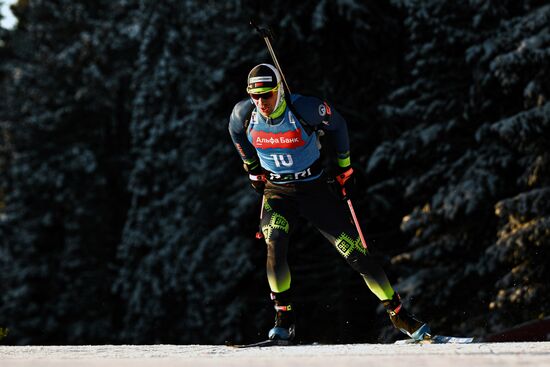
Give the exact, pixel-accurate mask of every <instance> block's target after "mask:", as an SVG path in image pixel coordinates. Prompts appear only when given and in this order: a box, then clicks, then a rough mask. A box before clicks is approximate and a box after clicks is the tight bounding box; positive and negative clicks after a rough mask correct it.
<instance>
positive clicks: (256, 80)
mask: <svg viewBox="0 0 550 367" xmlns="http://www.w3.org/2000/svg"><path fill="white" fill-rule="evenodd" d="M280 82H281V75H280V74H279V71H278V70H277V69H276V68H275V67H274V66H273V65H270V64H260V65H256V66H254V67H253V68H252V70H250V73H248V86H247V87H246V91H247V92H248V93H263V92H267V91H269V90H271V89H273V88H275V87H277V85H278V84H279V83H280Z"/></svg>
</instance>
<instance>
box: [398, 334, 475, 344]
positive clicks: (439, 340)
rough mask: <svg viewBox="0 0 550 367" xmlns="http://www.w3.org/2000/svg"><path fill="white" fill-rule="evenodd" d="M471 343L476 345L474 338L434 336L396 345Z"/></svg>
mask: <svg viewBox="0 0 550 367" xmlns="http://www.w3.org/2000/svg"><path fill="white" fill-rule="evenodd" d="M471 343H474V338H473V337H458V336H446V335H432V336H430V337H429V338H426V339H423V340H416V339H404V340H397V341H396V342H395V343H394V344H397V345H407V344H471Z"/></svg>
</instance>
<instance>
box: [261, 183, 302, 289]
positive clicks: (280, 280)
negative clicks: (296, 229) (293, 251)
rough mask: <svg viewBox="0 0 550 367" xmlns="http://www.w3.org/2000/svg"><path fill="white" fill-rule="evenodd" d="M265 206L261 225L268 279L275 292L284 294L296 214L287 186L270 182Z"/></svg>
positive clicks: (286, 285) (288, 283)
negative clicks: (291, 234) (290, 241)
mask: <svg viewBox="0 0 550 367" xmlns="http://www.w3.org/2000/svg"><path fill="white" fill-rule="evenodd" d="M263 205H264V209H263V217H262V220H261V227H262V232H263V234H264V238H265V242H266V245H267V263H266V271H267V280H268V282H269V287H270V288H271V291H272V292H275V293H281V292H284V291H286V290H288V289H289V288H290V281H291V276H290V268H289V266H288V261H287V253H288V242H289V238H290V233H291V229H292V226H293V223H294V221H295V218H296V213H295V212H294V211H295V209H293V206H294V204H293V203H292V202H291V200H290V199H289V198H288V197H287V196H286V195H285V194H284V188H282V189H281V188H278V187H273V185H269V184H268V186H267V187H266V190H265V196H264V203H263Z"/></svg>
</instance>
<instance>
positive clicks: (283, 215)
mask: <svg viewBox="0 0 550 367" xmlns="http://www.w3.org/2000/svg"><path fill="white" fill-rule="evenodd" d="M263 205H264V207H263V217H262V221H261V227H262V232H263V234H264V238H265V241H266V244H267V279H268V282H269V286H270V288H271V291H273V292H275V293H279V292H284V291H286V290H287V289H289V288H290V281H291V276H290V269H289V266H288V262H287V252H288V243H289V237H290V235H291V233H292V231H293V230H294V229H295V226H296V225H297V224H298V219H299V218H300V217H302V218H305V219H306V220H308V221H309V222H311V223H312V224H313V225H314V226H315V227H316V228H317V229H318V230H319V231H320V232H321V233H322V234H323V235H324V236H325V237H326V238H327V239H328V240H329V242H330V243H331V244H332V245H333V246H334V248H335V249H336V250H337V251H338V252H339V253H340V255H341V256H343V257H344V258H345V259H346V261H347V262H348V264H349V265H350V266H351V267H352V268H353V269H354V270H356V271H357V272H359V273H360V274H361V275H362V276H363V279H364V280H365V282H366V283H367V286H368V287H369V289H370V290H371V291H372V292H373V293H374V294H375V295H376V296H377V297H378V298H379V299H380V300H386V299H391V297H392V296H393V294H394V290H393V288H392V286H391V284H390V282H389V281H388V278H387V276H386V274H385V273H384V271H383V270H382V268H381V267H380V266H379V265H378V264H376V263H375V262H374V261H373V259H372V258H371V257H370V256H369V254H368V252H367V251H366V250H365V248H364V247H363V245H362V244H361V239H360V237H359V233H358V232H357V229H356V228H355V225H354V223H353V221H352V220H351V215H350V212H349V208H348V207H347V205H346V203H345V202H343V201H342V200H341V199H340V198H339V197H338V196H337V194H336V193H335V192H333V190H331V189H330V187H329V185H328V184H327V183H326V179H325V178H324V177H323V176H322V177H321V178H319V179H316V180H313V181H306V182H298V183H290V184H284V185H281V184H273V183H271V182H268V183H267V184H266V188H265V192H264V204H263Z"/></svg>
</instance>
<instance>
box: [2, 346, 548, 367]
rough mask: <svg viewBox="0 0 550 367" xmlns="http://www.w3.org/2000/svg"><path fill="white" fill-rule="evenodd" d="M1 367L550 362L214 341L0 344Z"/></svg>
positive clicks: (497, 354) (538, 356)
mask: <svg viewBox="0 0 550 367" xmlns="http://www.w3.org/2000/svg"><path fill="white" fill-rule="evenodd" d="M0 366H1V367H12V366H14V367H20V366H32V367H65V366H67V367H68V366H71V367H73V366H74V367H99V366H101V367H109V366H117V367H145V366H147V367H148V366H155V367H157V366H158V367H171V366H197V367H225V366H235V367H245V366H254V367H264V366H273V367H286V366H296V367H309V366H315V367H338V366H343V367H359V366H361V367H377V366H383V367H385V366H391V367H414V366H421V367H436V366H437V367H442V366H443V367H445V366H452V367H488V366H494V367H497V366H498V367H507V366H521V367H528V366H537V367H538V366H540V367H548V366H550V342H539V343H479V344H467V345H464V344H463V345H459V344H439V345H393V344H344V345H310V346H292V347H269V348H248V349H235V348H232V347H226V346H220V345H119V346H116V345H97V346H27V347H26V346H22V347H20V346H0Z"/></svg>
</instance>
